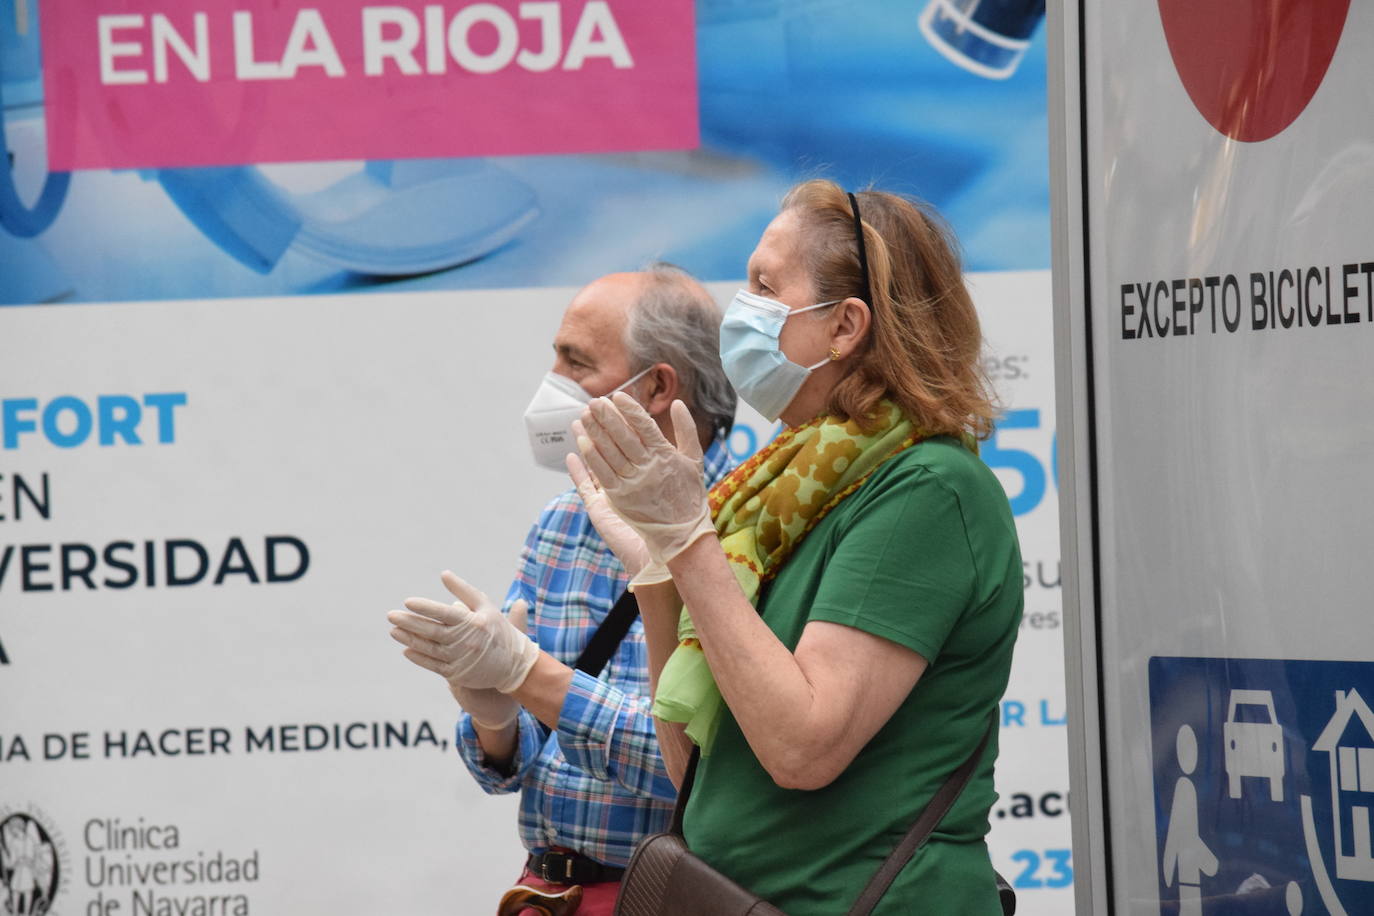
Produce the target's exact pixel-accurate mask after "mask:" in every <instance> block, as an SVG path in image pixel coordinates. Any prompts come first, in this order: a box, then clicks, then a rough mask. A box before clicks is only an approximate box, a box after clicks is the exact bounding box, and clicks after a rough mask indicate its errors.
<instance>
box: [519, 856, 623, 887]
mask: <svg viewBox="0 0 1374 916" xmlns="http://www.w3.org/2000/svg"><path fill="white" fill-rule="evenodd" d="M525 864H526V866H527V867H528V868H529V870H530V873H531V874H533V875H534V876H535V877H537V878H542V879H543V880H545V881H548V882H549V883H551V884H596V883H597V882H599V881H619V880H620V877H621V875H623V874H625V869H623V868H614V867H612V866H610V865H602V864H601V863H600V862H598V861H596V860H595V859H589V858H587V857H586V856H584V855H582V854H581V853H578V852H573V851H572V850H571V849H550V850H549V851H548V852H538V853H531V854H530V857H529V861H527V862H526V863H525Z"/></svg>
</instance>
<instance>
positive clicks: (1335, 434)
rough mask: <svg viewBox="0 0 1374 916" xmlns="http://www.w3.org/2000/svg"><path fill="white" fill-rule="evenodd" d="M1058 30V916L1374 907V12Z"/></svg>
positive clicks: (1091, 18)
mask: <svg viewBox="0 0 1374 916" xmlns="http://www.w3.org/2000/svg"><path fill="white" fill-rule="evenodd" d="M1067 6H1068V7H1069V8H1068V9H1067V10H1066V24H1069V23H1072V22H1074V21H1078V17H1081V23H1082V36H1083V46H1082V48H1081V51H1082V57H1081V60H1082V62H1083V66H1082V69H1081V73H1078V74H1077V75H1076V76H1073V75H1071V76H1069V77H1068V78H1066V91H1067V92H1068V95H1067V102H1068V104H1067V108H1068V111H1067V114H1066V117H1065V123H1070V122H1075V121H1077V120H1078V119H1077V116H1076V112H1077V111H1079V110H1080V108H1079V105H1080V102H1081V112H1082V114H1083V120H1082V122H1081V123H1082V130H1083V135H1082V138H1081V139H1082V149H1081V157H1080V150H1078V149H1075V148H1073V147H1072V146H1070V147H1069V150H1068V158H1069V166H1068V174H1069V175H1071V176H1073V175H1076V176H1077V179H1081V183H1079V181H1078V180H1070V181H1069V182H1067V183H1066V186H1065V188H1064V193H1063V195H1062V196H1061V197H1060V198H1059V200H1060V201H1061V202H1065V203H1069V202H1071V201H1072V200H1073V199H1074V198H1075V196H1077V195H1081V199H1082V210H1081V217H1080V215H1079V213H1078V212H1075V211H1074V209H1073V207H1072V205H1071V204H1070V205H1069V206H1068V208H1067V210H1066V220H1068V221H1069V222H1070V223H1072V222H1073V221H1075V220H1079V219H1081V220H1082V222H1080V223H1079V224H1078V226H1079V228H1081V229H1082V231H1083V234H1081V235H1078V236H1076V237H1075V235H1074V232H1075V231H1076V230H1074V229H1070V230H1069V231H1067V232H1066V235H1065V238H1066V245H1065V248H1064V249H1063V256H1062V257H1061V256H1060V255H1059V254H1057V255H1056V258H1057V261H1056V263H1057V265H1059V266H1063V267H1068V266H1069V265H1072V264H1075V263H1077V264H1080V265H1084V266H1085V268H1086V273H1085V274H1081V275H1079V276H1081V278H1082V279H1081V282H1082V287H1081V295H1077V296H1075V297H1074V298H1072V299H1071V300H1068V299H1066V300H1065V303H1064V305H1065V309H1064V311H1062V312H1061V313H1060V314H1059V315H1058V318H1059V321H1060V327H1061V331H1062V332H1064V333H1065V335H1066V336H1065V337H1061V341H1063V340H1067V341H1068V342H1069V346H1068V347H1066V348H1065V350H1064V352H1063V358H1064V360H1065V367H1066V370H1068V371H1066V373H1065V374H1063V375H1061V378H1062V379H1064V380H1066V381H1067V382H1068V383H1069V385H1070V386H1071V389H1066V394H1065V398H1067V400H1064V399H1061V402H1060V407H1061V414H1063V413H1064V408H1065V407H1066V406H1071V407H1072V408H1073V410H1074V411H1075V418H1074V421H1073V422H1074V424H1075V427H1076V429H1077V433H1076V434H1075V436H1074V440H1073V441H1074V452H1075V459H1074V460H1075V462H1079V461H1082V462H1083V464H1079V465H1078V467H1079V473H1078V474H1077V475H1076V479H1075V487H1076V490H1075V493H1076V499H1075V501H1073V502H1071V503H1068V504H1066V509H1067V508H1072V509H1073V510H1074V511H1073V514H1072V517H1073V518H1074V520H1075V521H1074V524H1075V528H1074V529H1073V531H1072V532H1071V534H1070V536H1069V540H1068V543H1069V544H1070V545H1071V547H1072V549H1075V550H1077V551H1078V552H1079V554H1080V557H1081V558H1082V562H1081V563H1079V564H1076V565H1075V568H1074V569H1073V574H1074V577H1075V579H1076V580H1077V581H1076V588H1077V593H1078V594H1079V595H1080V596H1081V597H1080V599H1079V601H1078V602H1077V604H1076V607H1077V608H1079V609H1080V610H1081V616H1079V615H1076V616H1075V633H1076V636H1077V638H1078V639H1079V640H1080V641H1081V645H1082V647H1083V650H1084V652H1083V654H1082V657H1081V658H1075V659H1074V663H1073V665H1072V666H1071V667H1073V668H1074V669H1075V670H1077V671H1079V672H1081V674H1082V684H1081V687H1082V691H1083V692H1082V694H1081V696H1082V697H1084V698H1085V699H1084V700H1083V702H1084V703H1085V704H1087V707H1088V708H1087V711H1086V715H1085V717H1084V724H1085V728H1084V732H1083V734H1084V739H1083V742H1082V744H1081V746H1076V747H1075V754H1081V755H1082V756H1081V757H1080V758H1079V759H1080V760H1081V761H1082V767H1083V772H1084V774H1085V781H1084V783H1083V785H1084V786H1085V787H1088V788H1090V790H1091V791H1092V792H1093V793H1095V794H1098V793H1100V795H1101V796H1102V798H1103V799H1105V802H1104V808H1103V810H1102V811H1101V813H1100V815H1098V814H1094V815H1093V817H1092V818H1091V821H1092V823H1091V824H1089V823H1088V820H1089V819H1086V818H1085V819H1084V821H1083V826H1084V827H1085V828H1086V829H1089V831H1090V832H1089V833H1085V834H1083V837H1084V838H1087V837H1089V836H1092V837H1093V840H1092V841H1091V842H1088V843H1087V844H1086V845H1087V847H1089V848H1090V850H1091V861H1081V862H1080V873H1081V877H1083V878H1084V881H1083V890H1084V892H1085V894H1086V892H1087V891H1088V890H1089V884H1090V883H1091V885H1092V896H1091V897H1087V896H1080V897H1079V903H1080V907H1081V906H1082V905H1083V904H1084V901H1085V900H1088V899H1091V900H1092V901H1093V902H1094V907H1093V911H1094V912H1116V913H1164V914H1173V913H1180V914H1189V913H1191V914H1200V913H1240V912H1244V913H1279V914H1299V913H1304V914H1314V913H1333V914H1344V913H1350V914H1354V913H1364V912H1368V911H1369V910H1370V907H1371V900H1374V898H1372V897H1371V890H1372V889H1374V872H1371V871H1370V870H1369V868H1368V866H1367V864H1366V863H1367V862H1368V861H1369V849H1370V842H1371V841H1370V827H1369V809H1370V805H1371V798H1374V796H1371V794H1370V793H1371V791H1374V782H1370V781H1369V780H1368V779H1367V774H1366V770H1367V764H1368V763H1370V761H1371V757H1370V754H1371V753H1374V751H1371V742H1372V741H1374V738H1371V735H1370V726H1371V725H1372V724H1374V720H1371V718H1370V714H1369V706H1368V702H1369V698H1370V695H1371V692H1374V684H1371V681H1370V670H1369V666H1368V664H1367V662H1368V660H1369V659H1370V658H1371V657H1374V631H1371V630H1370V628H1369V626H1368V614H1367V607H1368V592H1369V589H1368V574H1367V570H1368V568H1369V564H1368V562H1367V560H1366V558H1365V549H1364V545H1366V544H1368V543H1369V541H1370V539H1371V538H1372V537H1374V510H1371V508H1370V506H1371V504H1370V501H1369V500H1368V499H1367V498H1366V494H1367V492H1368V488H1369V471H1370V467H1371V466H1370V462H1369V454H1370V449H1371V447H1372V446H1374V421H1371V419H1370V417H1369V412H1368V411H1367V410H1365V409H1364V401H1365V399H1366V394H1367V392H1369V391H1370V390H1374V362H1372V361H1371V360H1370V354H1371V352H1374V285H1371V281H1372V280H1374V244H1372V243H1371V240H1374V206H1371V204H1374V144H1371V134H1370V129H1369V125H1370V124H1371V123H1374V97H1371V95H1370V92H1369V86H1370V79H1369V77H1370V68H1369V61H1370V59H1371V57H1370V55H1371V52H1374V9H1371V8H1370V7H1369V5H1368V4H1352V3H1348V2H1346V0H1323V2H1310V3H1297V2H1291V3H1285V2H1279V3H1274V4H1267V5H1263V6H1261V5H1247V4H1233V3H1223V2H1188V3H1182V2H1166V0H1158V2H1154V0H1138V2H1131V3H1113V4H1100V3H1082V4H1069V5H1067ZM1070 34H1071V33H1070ZM1064 48H1065V52H1064V57H1063V60H1064V61H1065V62H1067V64H1068V66H1067V69H1069V70H1071V71H1077V69H1078V68H1077V64H1076V61H1077V60H1078V59H1079V57H1078V54H1077V51H1078V50H1079V49H1077V48H1075V47H1074V44H1073V42H1072V41H1071V40H1070V41H1069V42H1066V44H1065V45H1064ZM1078 77H1081V97H1079V96H1077V95H1076V94H1075V92H1074V88H1075V87H1074V81H1075V80H1076V79H1078ZM1073 282H1076V281H1072V280H1071V281H1068V285H1072V283H1073ZM1068 517H1069V516H1066V518H1068ZM1099 749H1100V754H1099ZM1076 772H1077V771H1076ZM1075 790H1076V791H1078V787H1077V786H1076V787H1075ZM1078 813H1080V814H1081V810H1080V811H1079V812H1078Z"/></svg>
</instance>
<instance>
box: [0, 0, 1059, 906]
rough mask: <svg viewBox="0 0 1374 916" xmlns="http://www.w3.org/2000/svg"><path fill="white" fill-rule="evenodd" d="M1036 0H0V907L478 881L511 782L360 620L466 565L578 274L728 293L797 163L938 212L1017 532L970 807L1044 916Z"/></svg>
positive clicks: (504, 882)
mask: <svg viewBox="0 0 1374 916" xmlns="http://www.w3.org/2000/svg"><path fill="white" fill-rule="evenodd" d="M1030 6H1031V9H1030V11H1029V12H1028V13H1026V14H1024V15H1022V16H1021V18H1020V19H1019V20H1018V21H1019V23H1020V25H1019V27H1018V29H1011V28H1009V27H1008V26H1006V24H1005V22H1002V23H1001V24H997V23H994V25H997V27H998V28H1001V29H1002V30H1003V31H1002V32H999V31H996V30H995V29H993V28H992V27H991V26H982V25H978V23H977V22H976V21H975V20H973V19H971V18H970V15H968V14H965V13H964V12H961V11H960V9H959V8H956V5H952V4H948V3H943V2H936V3H931V4H929V5H928V6H926V7H925V8H921V7H919V6H918V7H917V8H912V7H911V5H910V4H906V3H898V2H895V0H893V2H883V3H874V4H865V5H862V6H859V7H855V6H853V5H852V4H848V3H839V2H830V0H790V2H786V0H784V2H735V0H731V2H723V0H698V2H696V3H688V4H682V3H676V2H668V3H664V4H653V5H644V4H622V3H617V2H615V0H606V2H599V0H572V2H563V0H560V2H548V3H520V4H516V3H507V2H496V3H447V4H437V3H436V4H423V5H421V4H393V5H389V6H385V7H382V6H375V7H373V6H367V5H364V4H354V3H340V4H326V5H323V6H317V7H308V6H306V5H304V4H291V3H286V4H283V3H276V2H274V3H271V4H267V3H260V4H259V3H247V4H244V3H238V4H222V3H218V2H216V0H207V2H205V3H202V4H198V5H194V4H193V5H191V6H185V5H168V4H159V3H155V2H154V3H145V4H132V3H125V4H117V5H114V6H111V5H110V4H103V3H102V4H93V3H86V2H84V0H70V2H68V0H55V2H51V3H48V2H45V3H43V4H41V6H40V5H39V4H37V3H36V2H35V0H0V51H2V52H3V53H0V107H3V114H4V117H3V120H0V129H3V140H4V143H5V146H6V150H7V153H8V166H7V167H0V303H3V304H5V305H8V306H13V307H10V308H0V343H2V344H3V352H4V359H3V362H0V535H3V537H0V680H3V681H4V684H3V686H0V695H3V696H4V697H5V698H6V699H5V703H4V718H3V720H2V721H0V900H4V901H5V904H4V905H5V906H8V907H9V911H10V912H15V913H25V914H37V913H46V912H52V913H68V914H71V913H101V914H130V913H133V914H140V916H143V914H157V916H162V914H176V913H247V912H257V913H269V914H270V913H290V912H303V913H313V912H322V913H323V912H342V913H351V912H392V911H394V912H448V913H453V912H458V913H465V914H466V913H473V914H479V913H487V912H491V911H492V910H493V909H494V907H495V901H496V900H497V899H498V898H499V896H500V894H501V892H502V891H503V890H505V889H506V888H507V887H509V886H510V884H511V883H512V882H513V881H514V879H515V878H516V877H517V876H518V873H519V867H520V862H521V859H522V853H521V848H520V843H519V839H518V836H517V833H516V815H517V806H516V804H515V801H514V799H513V798H512V797H509V796H506V797H489V796H486V795H484V794H482V793H481V791H480V790H479V789H478V788H477V787H476V786H475V785H474V783H473V782H472V780H471V778H470V777H469V776H468V774H467V772H466V770H465V769H464V767H463V766H462V763H461V761H460V760H459V759H458V758H457V756H456V754H455V751H454V747H453V744H454V729H453V726H454V722H455V719H456V716H457V707H456V706H455V704H454V702H453V700H452V698H451V697H450V696H449V694H448V692H447V691H446V690H445V689H444V688H443V686H442V684H440V683H439V682H438V680H437V679H435V678H434V677H433V675H429V674H427V673H426V672H422V671H419V670H417V669H416V668H415V667H414V666H413V665H411V664H410V663H408V662H406V661H405V660H404V659H403V658H401V657H400V653H399V649H398V647H397V646H396V645H395V643H393V642H392V641H391V640H390V639H389V638H388V637H387V629H388V625H387V623H386V621H385V613H386V611H387V610H389V609H391V608H394V607H398V606H399V604H400V602H401V601H403V600H404V599H405V598H406V597H408V596H411V595H426V596H430V597H440V596H441V595H442V586H441V585H440V583H439V581H438V573H439V572H440V571H441V570H443V569H453V570H454V571H456V572H458V573H459V574H460V575H462V576H464V577H466V578H468V579H469V580H471V581H472V582H473V583H474V584H476V585H477V586H479V587H480V588H482V589H483V590H485V591H486V592H488V593H489V594H493V595H503V594H504V593H505V591H506V588H507V586H508V585H509V582H510V579H511V577H512V575H513V574H514V570H515V565H516V561H517V559H518V556H519V552H520V546H521V544H522V542H523V539H524V537H525V534H526V532H527V531H528V529H529V526H530V524H531V523H532V522H533V521H534V520H535V519H536V517H537V516H538V513H539V511H540V509H541V507H542V506H543V505H544V504H545V503H546V502H547V501H548V500H549V499H550V498H551V497H552V496H554V495H555V494H556V493H558V492H559V491H560V490H563V489H565V488H566V487H567V486H568V482H567V480H566V479H565V478H564V477H563V476H562V475H560V474H555V473H552V472H548V471H544V470H541V469H539V468H537V467H536V466H535V465H534V463H533V461H532V459H531V457H530V454H529V445H528V443H527V441H526V436H525V431H524V428H523V424H522V422H521V413H522V411H523V409H524V407H525V405H526V404H527V403H528V401H529V398H530V396H531V395H532V394H533V392H534V390H535V389H536V387H537V386H538V384H539V381H540V379H541V377H542V376H543V374H544V373H545V372H546V371H547V370H548V368H549V365H550V362H551V356H550V344H551V341H552V338H553V334H554V331H555V329H556V328H557V326H558V322H559V319H560V317H561V314H562V311H563V309H564V308H565V307H566V305H567V304H568V302H569V301H570V299H571V298H572V296H573V295H574V294H575V293H576V291H577V289H578V288H579V287H580V286H581V285H582V284H584V283H586V282H588V281H590V280H592V279H594V278H596V277H597V276H599V275H601V274H604V273H606V272H610V271H614V270H633V269H636V268H638V267H641V266H643V265H644V264H645V263H647V262H649V261H651V260H653V259H665V260H668V261H671V262H673V263H677V264H679V265H681V266H683V267H685V268H686V269H688V270H690V271H692V272H693V273H694V274H696V275H697V276H698V277H700V278H702V279H703V280H705V281H707V284H708V288H709V289H710V291H711V292H712V294H713V295H714V296H715V297H716V299H717V300H718V301H720V302H722V303H723V302H725V301H727V300H728V299H729V298H730V296H732V295H733V293H734V291H735V290H736V289H737V288H738V287H739V286H740V285H741V283H742V282H743V279H742V278H743V275H744V265H745V261H746V259H747V257H748V255H749V252H750V251H751V250H752V248H753V246H754V244H755V242H756V241H757V239H758V236H759V234H760V233H761V232H762V230H763V227H764V226H766V225H767V223H768V221H769V220H770V219H771V218H772V216H773V215H774V214H775V213H776V210H777V205H778V202H779V199H780V196H781V194H782V193H783V191H785V189H786V188H787V187H789V186H790V185H791V184H793V183H795V182H796V181H798V180H800V179H803V178H808V177H813V176H818V175H824V176H826V177H832V178H834V179H836V180H838V181H840V182H841V183H843V184H844V185H846V186H847V187H853V188H859V187H863V186H867V185H869V184H872V185H874V186H877V187H881V188H884V189H891V190H896V191H900V192H904V193H909V194H914V195H917V196H920V197H923V198H925V199H928V200H930V201H932V202H933V203H935V204H936V205H937V206H938V207H939V208H940V209H941V210H942V211H943V212H944V213H945V215H946V216H947V217H948V218H949V219H950V221H951V222H952V223H953V225H954V227H955V229H956V231H957V232H958V233H959V235H960V239H961V242H962V243H963V245H964V253H965V256H966V262H967V265H968V267H969V268H970V270H971V273H970V275H969V283H970V287H971V289H972V290H973V293H974V297H975V301H976V302H977V305H978V308H979V311H980V314H981V315H982V317H983V321H984V326H985V331H986V334H987V336H988V339H989V352H988V369H989V373H990V374H991V375H992V377H993V378H994V381H995V383H996V384H997V386H998V389H999V392H1000V394H1001V396H1002V400H1003V402H1004V405H1005V408H1006V414H1005V417H1004V419H1003V422H1002V424H1001V426H1000V427H999V429H998V432H997V434H996V436H995V438H994V439H993V440H991V441H990V442H988V443H987V444H986V445H985V447H984V449H983V452H982V454H983V458H984V460H985V461H986V462H987V463H988V464H989V465H990V466H992V467H993V469H994V470H995V471H996V472H997V474H998V475H999V477H1000V478H1001V479H1002V480H1003V482H1004V484H1005V485H1006V488H1007V491H1008V495H1009V496H1010V497H1011V498H1012V502H1013V510H1014V512H1015V513H1016V517H1017V521H1018V525H1019V526H1020V530H1021V535H1022V546H1023V553H1024V556H1025V559H1026V576H1025V585H1026V595H1027V613H1026V619H1025V622H1024V623H1023V627H1022V634H1021V640H1020V644H1019V648H1018V652H1017V656H1016V661H1015V670H1014V672H1013V678H1012V684H1011V686H1010V687H1009V689H1008V693H1007V696H1006V699H1005V701H1004V703H1003V722H1002V726H1003V729H1002V748H1003V750H1002V757H1001V759H1000V762H999V768H998V776H997V780H998V788H999V792H1000V793H1001V799H1000V800H999V802H998V805H997V807H996V809H995V811H994V814H993V818H994V819H993V832H992V835H991V837H990V846H991V848H992V850H993V855H994V860H995V864H996V865H997V867H998V869H999V870H1000V871H1001V872H1002V873H1003V874H1004V875H1006V876H1007V877H1008V878H1009V879H1010V880H1012V881H1013V883H1015V884H1016V885H1017V887H1018V892H1019V893H1020V895H1021V907H1020V910H1019V911H1020V912H1022V913H1030V914H1037V913H1042V914H1050V913H1059V912H1063V911H1064V907H1065V905H1066V902H1067V900H1068V899H1069V895H1070V894H1071V883H1072V867H1073V865H1072V862H1071V859H1070V857H1069V853H1068V845H1069V844H1068V839H1067V835H1068V834H1067V831H1068V824H1067V822H1068V815H1067V794H1068V791H1067V776H1066V772H1065V762H1064V753H1065V751H1064V731H1065V721H1066V712H1065V709H1064V698H1063V688H1062V653H1061V649H1060V643H1059V635H1060V630H1061V626H1062V623H1061V616H1060V607H1059V572H1058V554H1057V541H1056V537H1057V534H1056V531H1057V529H1056V506H1055V497H1054V480H1055V455H1056V452H1055V445H1054V430H1055V417H1054V405H1053V398H1052V374H1051V371H1050V369H1051V364H1052V353H1051V345H1050V326H1049V310H1050V304H1049V302H1050V292H1049V275H1048V271H1047V269H1046V267H1047V265H1048V262H1049V242H1048V221H1049V219H1048V188H1047V177H1046V150H1045V95H1044V86H1043V69H1044V62H1045V56H1044V47H1043V42H1042V41H1040V40H1039V39H1037V38H1035V35H1036V34H1037V33H1036V29H1037V27H1038V24H1039V21H1040V11H1039V10H1038V9H1035V8H1034V7H1035V5H1034V4H1031V5H1030ZM512 24H513V25H512ZM971 25H972V26H977V27H978V29H981V30H982V31H975V30H971ZM512 29H513V31H512ZM1004 33H1005V34H1004ZM511 36H514V37H513V38H512V37H511ZM988 36H993V37H994V38H995V37H997V36H1002V39H1003V40H1002V41H1001V42H1000V43H999V41H994V40H991V39H990V38H988ZM249 45H251V49H250V48H249ZM555 49H556V50H557V54H555V53H554V50H555ZM622 51H623V53H622ZM627 60H628V61H630V62H632V64H633V65H632V66H621V64H623V63H624V62H625V61H627ZM497 63H499V64H500V66H496V64H497ZM975 65H977V66H975ZM483 68H489V69H487V70H484V69H483ZM980 68H981V69H980ZM989 69H991V71H992V72H991V73H989V72H986V71H989ZM332 70H334V71H338V72H337V73H331V71H332ZM371 71H375V72H371ZM990 76H991V77H995V78H990ZM143 77H146V79H144V78H143ZM774 432H775V427H773V426H770V425H769V424H766V423H765V422H763V421H762V420H761V419H760V418H759V417H758V416H757V415H754V414H752V413H751V412H749V411H747V410H744V409H742V410H741V415H740V422H739V424H738V425H737V426H736V429H735V431H734V432H733V434H732V435H731V438H730V440H729V447H730V450H731V452H732V453H733V454H734V456H735V457H736V458H743V457H745V456H747V455H748V454H750V453H752V452H753V451H754V450H755V449H756V448H758V447H759V446H760V445H762V444H763V443H765V442H766V441H768V439H769V438H770V437H771V436H772V435H773V434H774Z"/></svg>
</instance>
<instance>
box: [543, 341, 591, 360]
mask: <svg viewBox="0 0 1374 916" xmlns="http://www.w3.org/2000/svg"><path fill="white" fill-rule="evenodd" d="M553 349H554V352H555V353H558V354H559V355H560V356H566V357H568V358H570V359H575V360H577V361H578V362H579V363H587V364H588V365H595V364H596V358H595V357H594V356H592V354H590V353H588V352H587V351H586V350H583V349H582V348H580V347H576V346H573V345H572V344H560V343H556V344H554V345H553Z"/></svg>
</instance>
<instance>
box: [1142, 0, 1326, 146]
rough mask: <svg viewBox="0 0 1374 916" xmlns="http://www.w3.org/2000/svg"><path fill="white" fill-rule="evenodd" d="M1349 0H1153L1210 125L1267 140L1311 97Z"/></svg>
mask: <svg viewBox="0 0 1374 916" xmlns="http://www.w3.org/2000/svg"><path fill="white" fill-rule="evenodd" d="M1349 8H1350V0H1266V2H1264V3H1252V2H1237V0H1159V15H1160V19H1162V20H1163V22H1164V37H1165V38H1166V39H1167V40H1168V42H1169V53H1170V55H1172V56H1173V58H1174V66H1175V67H1176V68H1177V69H1178V75H1179V77H1181V78H1182V80H1183V87H1184V88H1185V89H1187V90H1188V97H1189V98H1190V99H1192V100H1193V104H1194V105H1196V106H1197V110H1198V111H1199V112H1201V113H1202V116H1203V117H1204V118H1206V119H1207V123H1209V124H1211V125H1212V126H1213V127H1215V128H1216V129H1217V130H1219V131H1221V132H1222V133H1223V134H1225V135H1226V136H1228V137H1231V138H1233V139H1236V140H1244V141H1246V142H1255V141H1258V140H1268V139H1269V138H1270V137H1272V136H1274V135H1275V134H1277V133H1279V132H1280V131H1282V130H1283V129H1284V128H1285V127H1287V126H1288V125H1289V124H1292V123H1293V121H1294V119H1296V118H1297V116H1298V115H1300V114H1302V110H1303V109H1304V108H1306V107H1307V103H1308V102H1310V101H1311V100H1312V96H1313V95H1314V94H1315V93H1316V91H1317V87H1318V86H1320V85H1321V82H1322V77H1324V76H1326V68H1327V67H1328V66H1329V65H1330V64H1331V56H1332V55H1333V54H1335V53H1336V43H1337V42H1338V41H1339V40H1340V37H1341V29H1343V28H1344V27H1345V16H1346V12H1347V11H1348V10H1349Z"/></svg>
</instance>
